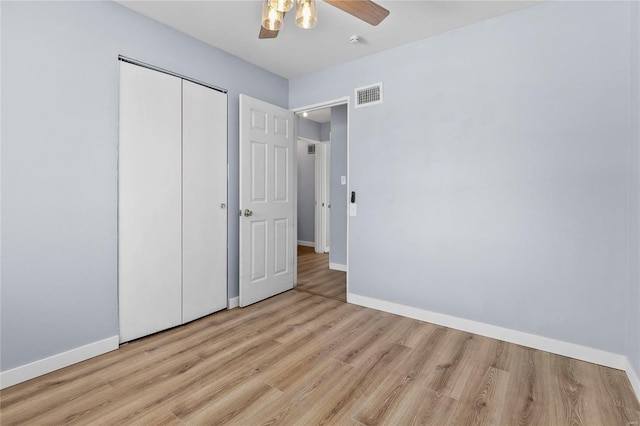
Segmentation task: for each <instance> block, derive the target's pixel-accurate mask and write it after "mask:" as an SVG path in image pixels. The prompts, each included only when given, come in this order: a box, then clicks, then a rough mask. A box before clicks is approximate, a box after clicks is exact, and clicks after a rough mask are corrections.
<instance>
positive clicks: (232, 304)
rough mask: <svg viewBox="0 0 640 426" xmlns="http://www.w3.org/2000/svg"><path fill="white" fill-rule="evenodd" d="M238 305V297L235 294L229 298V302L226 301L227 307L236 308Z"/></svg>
mask: <svg viewBox="0 0 640 426" xmlns="http://www.w3.org/2000/svg"><path fill="white" fill-rule="evenodd" d="M238 306H240V297H238V296H236V297H232V298H231V299H229V302H228V303H227V309H233V308H237V307H238Z"/></svg>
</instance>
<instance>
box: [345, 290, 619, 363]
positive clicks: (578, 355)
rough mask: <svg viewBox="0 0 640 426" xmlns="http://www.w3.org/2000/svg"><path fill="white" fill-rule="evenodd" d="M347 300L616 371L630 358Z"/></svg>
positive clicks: (357, 298) (375, 301)
mask: <svg viewBox="0 0 640 426" xmlns="http://www.w3.org/2000/svg"><path fill="white" fill-rule="evenodd" d="M347 301H348V302H349V303H353V304H355V305H360V306H365V307H367V308H373V309H377V310H379V311H384V312H389V313H392V314H397V315H402V316H405V317H409V318H413V319H417V320H420V321H425V322H430V323H433V324H438V325H443V326H445V327H450V328H455V329H456V330H462V331H466V332H469V333H474V334H479V335H481V336H486V337H491V338H493V339H498V340H503V341H505V342H510V343H515V344H517V345H522V346H527V347H530V348H534V349H539V350H543V351H547V352H551V353H554V354H558V355H563V356H566V357H570V358H575V359H579V360H582V361H587V362H592V363H594V364H600V365H604V366H606V367H611V368H616V369H618V370H625V369H626V367H627V364H628V361H627V358H626V357H625V356H624V355H620V354H616V353H612V352H607V351H603V350H601V349H595V348H590V347H588V346H582V345H577V344H575V343H569V342H564V341H561V340H555V339H550V338H548V337H542V336H537V335H535V334H529V333H524V332H522V331H517V330H512V329H509V328H504V327H498V326H495V325H491V324H485V323H481V322H477V321H472V320H468V319H464V318H458V317H454V316H450V315H445V314H440V313H437V312H431V311H427V310H424V309H419V308H414V307H412V306H406V305H400V304H398V303H393V302H387V301H385V300H379V299H374V298H371V297H366V296H360V295H358V294H353V293H351V294H347Z"/></svg>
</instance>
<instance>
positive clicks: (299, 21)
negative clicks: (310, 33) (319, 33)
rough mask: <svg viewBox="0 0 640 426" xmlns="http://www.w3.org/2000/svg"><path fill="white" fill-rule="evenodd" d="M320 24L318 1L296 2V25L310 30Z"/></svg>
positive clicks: (301, 0)
mask: <svg viewBox="0 0 640 426" xmlns="http://www.w3.org/2000/svg"><path fill="white" fill-rule="evenodd" d="M317 23H318V15H317V14H316V0H296V25H297V26H298V27H300V28H304V29H309V28H313V27H315V26H316V24H317Z"/></svg>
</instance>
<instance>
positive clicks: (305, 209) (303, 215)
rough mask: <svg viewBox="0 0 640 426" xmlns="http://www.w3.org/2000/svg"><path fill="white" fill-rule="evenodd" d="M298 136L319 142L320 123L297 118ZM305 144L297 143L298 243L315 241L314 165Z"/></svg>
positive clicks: (302, 142)
mask: <svg viewBox="0 0 640 426" xmlns="http://www.w3.org/2000/svg"><path fill="white" fill-rule="evenodd" d="M297 124H298V126H297V132H298V136H300V137H303V138H307V139H311V140H313V141H320V123H316V122H315V121H312V120H308V119H306V118H304V117H300V116H297ZM307 145H309V144H308V143H307V142H304V141H298V142H297V146H296V149H297V156H298V241H308V242H314V241H315V221H316V218H315V202H316V187H315V180H316V175H315V173H316V164H315V158H316V156H315V155H309V154H308V153H307Z"/></svg>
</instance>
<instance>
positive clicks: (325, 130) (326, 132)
mask: <svg viewBox="0 0 640 426" xmlns="http://www.w3.org/2000/svg"><path fill="white" fill-rule="evenodd" d="M330 135H331V122H329V123H322V124H321V125H320V141H321V142H326V141H328V140H329V138H330Z"/></svg>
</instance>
